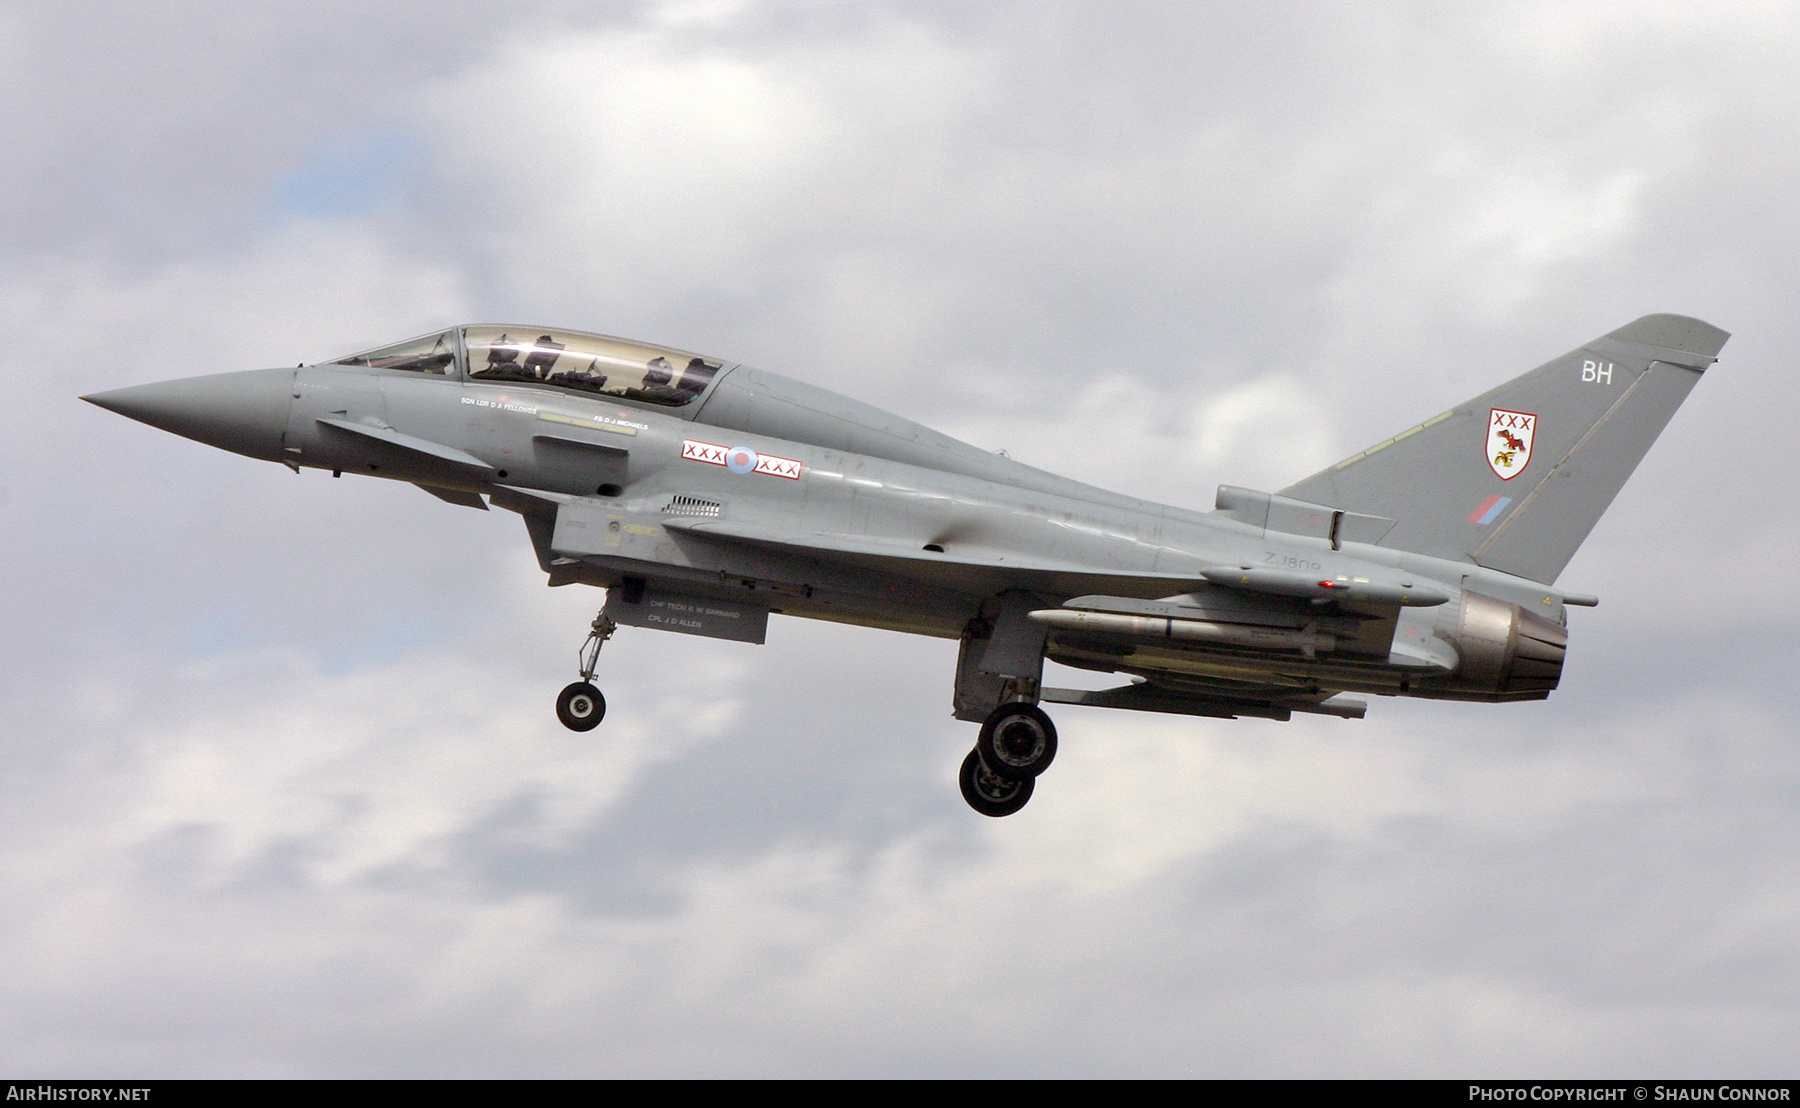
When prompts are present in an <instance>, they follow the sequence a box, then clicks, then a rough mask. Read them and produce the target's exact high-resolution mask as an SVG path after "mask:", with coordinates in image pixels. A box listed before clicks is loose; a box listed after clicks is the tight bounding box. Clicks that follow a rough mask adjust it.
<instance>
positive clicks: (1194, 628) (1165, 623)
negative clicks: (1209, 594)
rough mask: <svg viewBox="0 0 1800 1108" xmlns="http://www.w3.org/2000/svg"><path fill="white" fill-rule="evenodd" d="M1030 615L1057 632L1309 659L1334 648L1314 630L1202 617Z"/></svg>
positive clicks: (1054, 611) (1049, 611) (1051, 611)
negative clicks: (1219, 646)
mask: <svg viewBox="0 0 1800 1108" xmlns="http://www.w3.org/2000/svg"><path fill="white" fill-rule="evenodd" d="M1031 618H1032V619H1034V620H1036V621H1037V622H1038V623H1042V624H1045V625H1046V626H1049V627H1052V628H1055V629H1056V630H1059V631H1091V632H1098V633H1100V634H1105V635H1123V636H1125V637H1127V638H1133V639H1176V640H1180V641H1186V642H1209V643H1223V644H1225V645H1228V646H1247V647H1251V648H1254V649H1258V650H1298V651H1300V652H1301V653H1302V654H1305V655H1306V656H1307V657H1309V658H1310V657H1312V656H1313V655H1314V654H1315V653H1317V652H1318V651H1321V650H1332V649H1335V648H1336V647H1337V639H1335V638H1334V637H1332V636H1330V635H1325V634H1320V633H1318V632H1316V631H1292V630H1288V629H1287V628H1283V627H1255V626H1249V625H1246V624H1240V623H1214V622H1212V621H1211V620H1204V619H1179V618H1174V617H1169V616H1128V615H1121V614H1119V613H1117V612H1083V611H1075V610H1071V609H1068V608H1043V609H1040V610H1038V611H1035V612H1032V613H1031Z"/></svg>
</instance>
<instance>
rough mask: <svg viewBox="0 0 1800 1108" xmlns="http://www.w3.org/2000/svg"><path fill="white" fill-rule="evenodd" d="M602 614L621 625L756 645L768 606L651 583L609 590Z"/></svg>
mask: <svg viewBox="0 0 1800 1108" xmlns="http://www.w3.org/2000/svg"><path fill="white" fill-rule="evenodd" d="M634 594H635V595H634ZM605 615H606V616H607V617H608V618H610V619H611V620H612V621H613V622H614V623H617V624H618V625H620V626H621V627H653V628H656V629H657V630H659V631H676V632H679V633H680V634H683V635H699V636H700V637H702V638H707V639H728V640H730V641H732V642H750V643H756V644H757V645H759V646H760V645H761V644H762V642H763V640H764V638H765V636H766V635H767V634H768V630H769V609H767V608H765V607H763V606H762V605H761V604H755V603H751V602H747V601H743V600H714V599H711V598H708V597H704V596H694V595H690V594H687V593H678V592H672V591H669V590H667V589H662V588H658V587H657V586H655V585H645V586H644V587H643V588H641V589H638V588H632V589H627V588H624V587H620V588H616V589H612V590H609V591H608V592H607V594H606V610H605Z"/></svg>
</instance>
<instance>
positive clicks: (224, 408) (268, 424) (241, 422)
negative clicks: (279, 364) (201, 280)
mask: <svg viewBox="0 0 1800 1108" xmlns="http://www.w3.org/2000/svg"><path fill="white" fill-rule="evenodd" d="M293 388H294V371H293V370H291V369H252V370H246V371H244V372H241V373H215V374H212V375H211V376H207V377H183V378H181V379H179V380H175V381H158V382H157V383H155V384H153V385H133V386H131V387H130V388H123V389H112V390H110V391H108V392H97V393H93V394H92V395H89V396H84V397H82V399H83V400H85V401H87V402H88V403H90V404H98V405H99V406H100V407H102V408H105V409H106V410H107V411H109V412H117V413H119V414H120V415H122V416H128V417H130V418H132V419H135V420H137V421H138V422H139V423H148V424H149V425H150V426H152V427H157V428H160V429H162V430H164V431H171V432H173V433H175V434H177V435H181V436H184V437H186V438H190V439H193V440H195V441H196V442H203V443H205V444H207V445H208V446H216V447H218V448H219V449H221V450H229V451H231V452H233V453H234V454H247V455H249V456H250V457H252V458H263V459H266V460H268V461H272V462H278V461H280V460H281V436H282V434H283V433H284V432H285V431H286V430H287V422H288V407H289V406H290V405H291V404H292V403H293V397H294V392H293Z"/></svg>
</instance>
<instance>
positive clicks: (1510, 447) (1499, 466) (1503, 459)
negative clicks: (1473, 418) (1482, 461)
mask: <svg viewBox="0 0 1800 1108" xmlns="http://www.w3.org/2000/svg"><path fill="white" fill-rule="evenodd" d="M1537 419H1538V417H1537V416H1535V415H1532V414H1531V413H1530V412H1509V411H1507V410H1506V409H1504V408H1494V409H1492V410H1491V411H1489V412H1488V429H1487V464H1488V468H1489V469H1491V470H1493V471H1494V476H1496V477H1498V478H1500V480H1502V481H1510V480H1512V479H1513V478H1514V477H1517V476H1518V475H1519V474H1521V473H1524V472H1525V467H1526V466H1527V465H1529V464H1531V440H1532V439H1533V438H1535V437H1536V436H1537Z"/></svg>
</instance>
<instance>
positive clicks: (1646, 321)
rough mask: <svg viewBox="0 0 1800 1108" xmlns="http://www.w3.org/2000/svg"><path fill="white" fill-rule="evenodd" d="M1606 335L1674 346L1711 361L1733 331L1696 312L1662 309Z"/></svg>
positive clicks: (1665, 347) (1629, 340)
mask: <svg viewBox="0 0 1800 1108" xmlns="http://www.w3.org/2000/svg"><path fill="white" fill-rule="evenodd" d="M1606 337H1607V338H1609V339H1618V340H1619V341H1621V342H1635V343H1638V344H1640V345H1643V346H1655V347H1658V348H1660V349H1663V350H1673V351H1676V352H1678V353H1682V354H1688V355H1691V356H1693V357H1695V358H1700V359H1704V361H1705V363H1711V362H1714V361H1717V360H1718V357H1719V351H1721V350H1723V349H1725V340H1726V339H1729V338H1730V337H1731V332H1730V331H1722V330H1720V329H1719V328H1717V327H1714V326H1713V325H1712V324H1710V323H1707V322H1705V321H1704V320H1699V319H1695V318H1693V317H1692V316H1685V315H1669V314H1667V313H1659V314H1657V315H1647V316H1644V317H1643V318H1641V319H1634V320H1632V321H1631V322H1630V323H1627V324H1626V325H1625V326H1623V327H1621V328H1619V329H1618V330H1616V331H1612V332H1610V333H1608V334H1607V336H1606Z"/></svg>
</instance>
